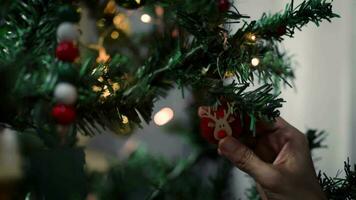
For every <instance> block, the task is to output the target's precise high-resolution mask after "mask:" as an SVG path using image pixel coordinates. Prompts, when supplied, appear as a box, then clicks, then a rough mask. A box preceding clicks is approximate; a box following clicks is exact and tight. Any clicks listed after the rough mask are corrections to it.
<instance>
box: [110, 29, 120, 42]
mask: <svg viewBox="0 0 356 200" xmlns="http://www.w3.org/2000/svg"><path fill="white" fill-rule="evenodd" d="M119 35H120V34H119V32H117V31H113V32H111V35H110V36H111V38H112V39H114V40H116V39H117V38H118V37H119Z"/></svg>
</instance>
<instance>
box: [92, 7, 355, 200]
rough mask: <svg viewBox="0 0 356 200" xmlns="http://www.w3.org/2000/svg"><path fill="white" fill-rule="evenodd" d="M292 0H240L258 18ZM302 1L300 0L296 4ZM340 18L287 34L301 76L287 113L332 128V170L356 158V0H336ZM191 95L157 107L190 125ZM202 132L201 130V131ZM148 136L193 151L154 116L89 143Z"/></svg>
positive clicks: (177, 152) (150, 144) (240, 181)
mask: <svg viewBox="0 0 356 200" xmlns="http://www.w3.org/2000/svg"><path fill="white" fill-rule="evenodd" d="M287 2H289V1H285V0H238V1H237V0H236V1H235V5H236V6H237V8H238V9H239V11H240V12H241V13H246V14H249V15H251V17H252V18H251V20H253V19H258V18H259V17H260V16H261V14H262V13H263V12H265V11H267V12H268V11H269V12H272V13H273V12H276V11H280V10H282V9H283V8H284V5H285V4H286V3H287ZM298 2H301V1H299V0H297V1H295V4H297V3H298ZM334 8H335V11H336V13H338V14H340V15H341V18H340V19H336V20H334V21H333V22H332V23H327V22H324V23H322V24H321V25H320V27H319V28H317V27H316V26H315V25H314V24H309V25H308V27H306V28H304V29H303V31H302V32H297V33H296V34H295V38H293V39H286V40H285V42H284V45H283V46H284V48H285V49H286V50H287V51H289V52H290V54H292V55H293V56H294V61H296V63H295V67H296V70H295V72H296V77H297V78H296V81H295V87H294V88H285V89H284V91H283V95H282V96H283V98H285V100H286V101H287V102H286V103H285V104H284V108H283V109H282V112H281V113H282V117H284V118H285V119H286V120H287V121H289V122H290V123H291V124H292V125H294V126H296V127H297V128H298V129H300V130H301V131H305V130H306V129H307V128H317V129H323V130H325V131H327V132H328V133H329V136H328V137H327V140H326V144H327V146H328V148H327V149H325V150H318V151H317V152H316V154H315V161H316V166H317V169H320V170H323V171H325V172H326V173H327V174H329V175H330V176H334V175H336V173H337V171H338V170H339V169H342V168H343V162H344V161H345V160H346V159H347V158H348V157H350V158H351V160H352V161H353V162H355V161H356V153H353V152H355V151H356V147H355V146H356V134H353V130H354V129H356V106H355V105H354V104H353V102H355V100H356V66H354V65H353V63H356V52H353V51H354V50H356V40H355V39H354V38H355V36H356V1H352V0H336V1H334ZM189 101H190V96H189V95H186V97H185V99H183V100H182V98H181V91H180V90H172V91H171V92H170V93H169V95H168V97H167V98H166V99H164V100H162V101H159V102H157V104H156V107H155V109H154V110H155V112H158V111H159V110H160V109H161V108H163V107H170V108H172V109H173V110H174V114H175V115H174V119H173V120H172V122H170V123H174V121H176V120H183V121H184V120H185V122H184V123H185V124H186V125H189V121H188V120H187V116H188V115H187V113H186V112H185V108H186V105H187V103H189ZM197 134H198V133H197ZM140 141H143V143H145V145H146V146H147V148H148V149H149V150H150V151H151V152H152V153H154V154H157V155H162V156H165V157H167V158H170V159H175V158H179V157H180V156H184V155H185V154H186V153H187V152H189V145H187V144H186V143H184V141H182V139H181V138H180V137H178V136H175V135H172V134H169V133H168V131H167V130H166V129H165V128H164V127H158V126H157V125H156V124H154V123H153V122H151V123H150V124H147V125H144V126H143V129H139V130H137V131H136V134H133V135H132V136H130V137H129V140H128V141H127V140H125V139H120V138H119V137H117V136H114V135H112V134H102V135H100V136H97V137H95V138H93V139H91V141H89V143H88V148H89V149H100V150H101V151H103V152H104V153H105V154H107V155H111V156H114V157H117V156H118V157H120V156H123V155H124V153H123V152H124V151H123V146H125V145H126V147H127V146H128V145H132V144H138V143H140ZM234 176H235V177H236V184H235V186H234V187H235V188H236V194H237V195H238V196H241V195H242V194H243V192H244V191H245V189H244V188H246V187H247V186H248V185H249V182H250V180H248V179H246V175H245V174H243V173H241V172H240V171H239V170H235V172H234Z"/></svg>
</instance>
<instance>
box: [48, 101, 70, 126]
mask: <svg viewBox="0 0 356 200" xmlns="http://www.w3.org/2000/svg"><path fill="white" fill-rule="evenodd" d="M52 116H53V117H54V119H55V120H56V121H57V122H58V123H59V124H61V125H68V124H71V123H73V122H74V121H75V118H76V112H75V108H74V107H72V106H68V105H64V104H58V105H56V106H54V107H53V108H52Z"/></svg>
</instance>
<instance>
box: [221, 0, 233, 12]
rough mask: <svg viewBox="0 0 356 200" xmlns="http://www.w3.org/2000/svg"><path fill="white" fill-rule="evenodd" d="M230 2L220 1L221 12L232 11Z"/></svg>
mask: <svg viewBox="0 0 356 200" xmlns="http://www.w3.org/2000/svg"><path fill="white" fill-rule="evenodd" d="M230 6H231V4H230V1H229V0H218V7H219V10H220V11H221V12H226V11H228V10H229V9H230Z"/></svg>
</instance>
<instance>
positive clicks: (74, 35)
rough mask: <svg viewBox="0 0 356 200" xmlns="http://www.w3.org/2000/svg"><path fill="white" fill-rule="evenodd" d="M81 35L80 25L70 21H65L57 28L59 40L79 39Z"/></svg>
mask: <svg viewBox="0 0 356 200" xmlns="http://www.w3.org/2000/svg"><path fill="white" fill-rule="evenodd" d="M79 36H80V31H79V27H78V26H77V25H75V24H73V23H70V22H63V23H61V24H60V25H59V26H58V28H57V40H58V42H62V41H77V40H78V38H79Z"/></svg>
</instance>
